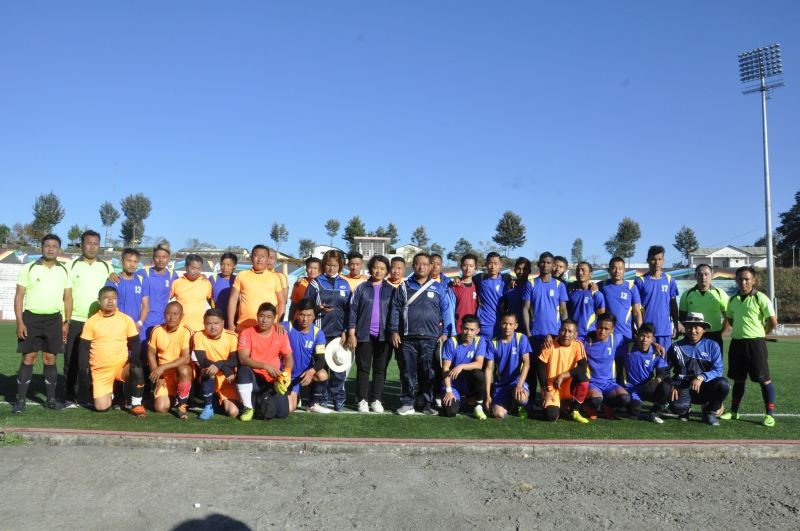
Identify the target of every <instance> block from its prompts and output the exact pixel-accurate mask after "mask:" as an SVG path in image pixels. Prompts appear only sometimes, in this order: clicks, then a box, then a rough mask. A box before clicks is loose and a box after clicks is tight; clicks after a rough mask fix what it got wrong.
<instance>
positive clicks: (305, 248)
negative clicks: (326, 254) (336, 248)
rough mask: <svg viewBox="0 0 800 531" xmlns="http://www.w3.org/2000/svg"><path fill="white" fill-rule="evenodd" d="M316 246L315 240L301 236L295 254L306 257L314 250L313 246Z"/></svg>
mask: <svg viewBox="0 0 800 531" xmlns="http://www.w3.org/2000/svg"><path fill="white" fill-rule="evenodd" d="M316 246H317V242H315V241H314V240H309V239H307V238H303V239H302V240H300V247H299V249H297V256H299V257H300V258H307V257H309V256H311V253H313V252H314V247H316Z"/></svg>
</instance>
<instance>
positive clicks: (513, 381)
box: [485, 332, 531, 387]
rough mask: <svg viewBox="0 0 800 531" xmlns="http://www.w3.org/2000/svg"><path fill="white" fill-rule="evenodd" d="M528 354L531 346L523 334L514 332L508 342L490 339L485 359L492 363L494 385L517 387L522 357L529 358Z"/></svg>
mask: <svg viewBox="0 0 800 531" xmlns="http://www.w3.org/2000/svg"><path fill="white" fill-rule="evenodd" d="M530 354H531V344H530V342H529V341H528V338H527V337H525V334H522V333H520V332H515V333H514V337H512V338H511V339H510V340H508V341H503V340H502V339H500V338H499V337H496V338H494V339H492V342H491V343H489V345H488V346H487V347H486V358H485V359H487V360H492V361H494V383H495V385H497V386H501V387H504V386H508V385H517V381H518V380H519V374H520V370H521V369H522V356H524V355H527V356H528V357H530ZM529 370H530V369H529Z"/></svg>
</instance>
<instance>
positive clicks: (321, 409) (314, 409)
mask: <svg viewBox="0 0 800 531" xmlns="http://www.w3.org/2000/svg"><path fill="white" fill-rule="evenodd" d="M308 410H309V411H310V412H311V413H333V410H331V409H330V408H327V407H325V406H323V405H322V404H311V407H309V408H308Z"/></svg>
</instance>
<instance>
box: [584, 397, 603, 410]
mask: <svg viewBox="0 0 800 531" xmlns="http://www.w3.org/2000/svg"><path fill="white" fill-rule="evenodd" d="M586 405H587V406H589V407H590V408H592V409H594V410H595V411H600V408H601V407H603V399H602V398H601V397H599V396H592V397H589V398H587V399H586Z"/></svg>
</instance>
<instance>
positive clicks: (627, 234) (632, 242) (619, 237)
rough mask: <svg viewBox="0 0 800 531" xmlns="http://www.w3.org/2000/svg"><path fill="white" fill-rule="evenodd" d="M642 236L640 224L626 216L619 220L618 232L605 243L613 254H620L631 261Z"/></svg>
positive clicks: (609, 252) (607, 249)
mask: <svg viewBox="0 0 800 531" xmlns="http://www.w3.org/2000/svg"><path fill="white" fill-rule="evenodd" d="M641 237H642V231H641V229H640V228H639V224H638V223H637V222H635V221H634V220H632V219H631V218H629V217H627V216H626V217H624V218H622V221H620V222H619V226H618V227H617V232H616V233H615V234H613V235H612V236H611V238H609V239H608V241H606V243H605V244H604V245H605V247H606V251H608V254H610V255H611V256H620V257H622V258H625V259H626V260H627V261H628V262H630V258H631V256H633V253H635V252H636V242H637V241H638V240H639V238H641Z"/></svg>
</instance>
